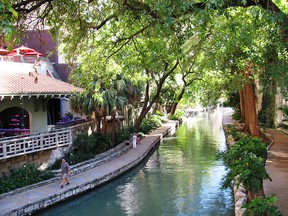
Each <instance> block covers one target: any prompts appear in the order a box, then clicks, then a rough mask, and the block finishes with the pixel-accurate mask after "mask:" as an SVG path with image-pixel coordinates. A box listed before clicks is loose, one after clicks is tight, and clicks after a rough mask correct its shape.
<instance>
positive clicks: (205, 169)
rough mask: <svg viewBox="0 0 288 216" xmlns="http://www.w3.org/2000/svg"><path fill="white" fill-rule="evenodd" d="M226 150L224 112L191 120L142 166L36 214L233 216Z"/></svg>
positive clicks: (165, 139)
mask: <svg viewBox="0 0 288 216" xmlns="http://www.w3.org/2000/svg"><path fill="white" fill-rule="evenodd" d="M225 149H226V144H225V135H224V131H223V128H222V118H221V114H220V112H215V113H214V114H212V115H210V116H209V115H208V114H205V113H202V114H200V115H198V116H196V117H193V118H188V119H186V120H185V121H184V122H183V124H181V125H180V127H179V128H178V130H177V131H176V134H174V135H170V136H167V137H165V138H164V139H163V142H162V143H161V144H160V145H159V147H158V148H156V150H155V151H154V152H152V153H151V154H150V157H148V158H147V159H146V160H144V161H143V162H142V163H141V164H139V165H138V166H136V167H135V168H133V169H132V170H130V171H129V172H127V173H125V174H124V175H122V176H120V177H119V178H117V179H115V180H113V181H111V182H110V183H107V184H105V185H104V186H101V187H99V188H97V189H95V190H93V191H90V192H88V193H85V194H84V195H81V196H78V197H76V198H73V199H70V200H69V201H67V202H64V203H61V204H59V205H56V206H53V207H51V208H49V209H45V210H44V211H42V212H38V213H37V215H42V216H43V215H61V216H62V215H67V216H68V215H69V216H71V215H75V216H76V215H77V216H78V215H105V216H122V215H123V216H132V215H133V216H134V215H137V216H160V215H162V216H172V215H173V216H174V215H181V216H182V215H183V216H184V215H199V216H200V215H201V216H206V215H216V216H217V215H226V216H227V215H228V216H229V215H234V202H233V195H232V191H231V190H230V189H226V190H222V189H221V180H222V177H223V175H224V174H225V167H224V166H223V164H222V162H221V161H217V159H216V156H217V153H218V152H219V151H223V150H225Z"/></svg>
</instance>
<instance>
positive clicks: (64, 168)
mask: <svg viewBox="0 0 288 216" xmlns="http://www.w3.org/2000/svg"><path fill="white" fill-rule="evenodd" d="M70 174H71V170H70V166H69V164H68V163H67V162H66V160H65V159H62V163H61V180H62V181H61V186H60V188H61V189H62V188H63V187H64V185H65V183H66V185H69V179H68V177H69V176H70Z"/></svg>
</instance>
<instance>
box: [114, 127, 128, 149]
mask: <svg viewBox="0 0 288 216" xmlns="http://www.w3.org/2000/svg"><path fill="white" fill-rule="evenodd" d="M130 138H131V133H130V131H129V130H128V129H122V130H120V131H119V132H117V133H116V134H115V140H114V143H115V144H116V145H117V144H120V143H122V142H123V141H125V140H128V139H130Z"/></svg>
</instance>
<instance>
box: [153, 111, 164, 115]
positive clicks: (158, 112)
mask: <svg viewBox="0 0 288 216" xmlns="http://www.w3.org/2000/svg"><path fill="white" fill-rule="evenodd" d="M155 115H158V116H164V113H161V112H160V111H159V110H156V112H155Z"/></svg>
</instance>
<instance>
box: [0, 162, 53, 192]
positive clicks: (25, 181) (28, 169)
mask: <svg viewBox="0 0 288 216" xmlns="http://www.w3.org/2000/svg"><path fill="white" fill-rule="evenodd" d="M52 177H54V175H53V173H52V172H51V171H50V170H44V171H40V170H39V169H38V167H37V166H36V164H33V163H27V164H24V165H23V167H19V168H16V169H12V170H10V174H9V175H7V176H6V175H4V176H2V177H1V178H0V193H1V194H2V193H5V192H8V191H11V190H14V189H17V188H21V187H25V186H28V185H31V184H35V183H38V182H41V181H44V180H47V179H49V178H52Z"/></svg>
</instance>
